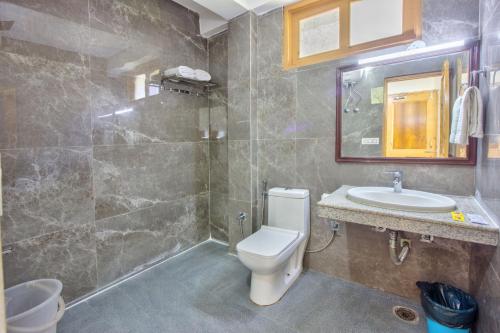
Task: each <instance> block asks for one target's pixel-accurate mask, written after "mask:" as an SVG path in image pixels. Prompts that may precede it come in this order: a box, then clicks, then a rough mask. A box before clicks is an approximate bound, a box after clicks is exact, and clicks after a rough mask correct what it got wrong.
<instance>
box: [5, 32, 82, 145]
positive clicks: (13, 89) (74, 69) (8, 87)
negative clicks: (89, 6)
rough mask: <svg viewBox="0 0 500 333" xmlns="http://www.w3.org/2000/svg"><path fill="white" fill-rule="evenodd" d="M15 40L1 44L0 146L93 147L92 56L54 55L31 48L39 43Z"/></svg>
mask: <svg viewBox="0 0 500 333" xmlns="http://www.w3.org/2000/svg"><path fill="white" fill-rule="evenodd" d="M13 44H14V43H9V44H7V46H11V48H9V49H8V50H5V49H4V47H3V44H2V47H1V48H0V63H1V64H2V66H0V85H1V86H2V90H1V92H0V96H2V99H4V98H5V102H4V103H2V104H0V119H2V121H1V122H0V133H2V134H0V148H32V147H50V146H89V145H90V143H91V142H90V132H91V127H90V125H91V118H90V109H89V98H88V81H89V67H88V58H87V57H86V56H84V55H81V54H76V53H71V52H62V55H61V56H60V57H56V58H55V59H51V58H50V57H46V56H45V55H44V53H43V52H31V50H35V48H36V46H35V45H34V44H30V43H18V42H16V43H15V44H16V45H13ZM49 49H51V51H52V52H59V50H58V49H57V48H49ZM48 51H49V50H44V52H48ZM65 59H67V60H65ZM9 101H10V102H9Z"/></svg>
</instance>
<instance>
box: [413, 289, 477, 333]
mask: <svg viewBox="0 0 500 333" xmlns="http://www.w3.org/2000/svg"><path fill="white" fill-rule="evenodd" d="M417 287H418V288H419V289H420V291H421V294H420V299H421V302H422V307H423V308H424V311H425V316H426V319H427V330H428V332H429V333H470V332H471V327H472V326H473V325H474V322H475V321H476V316H477V310H478V306H477V302H476V300H475V299H474V298H473V297H472V296H471V295H469V294H467V293H466V292H464V291H463V290H460V289H458V288H455V287H453V286H450V285H447V284H444V283H429V282H421V281H419V282H417Z"/></svg>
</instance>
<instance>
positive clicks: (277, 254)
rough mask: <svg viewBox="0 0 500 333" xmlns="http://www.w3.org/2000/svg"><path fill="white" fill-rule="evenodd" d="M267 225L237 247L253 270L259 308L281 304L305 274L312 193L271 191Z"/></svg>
mask: <svg viewBox="0 0 500 333" xmlns="http://www.w3.org/2000/svg"><path fill="white" fill-rule="evenodd" d="M280 212H281V213H280ZM268 224H269V226H262V228H261V229H260V230H259V231H257V232H256V233H254V234H252V235H250V236H249V237H247V238H245V239H244V240H242V241H241V242H239V243H238V244H237V246H236V250H237V252H238V258H239V259H240V261H241V262H242V263H243V264H244V265H245V266H246V267H248V268H249V269H250V270H251V271H252V281H251V286H250V299H251V300H252V301H253V302H254V303H256V304H258V305H270V304H273V303H276V302H277V301H279V300H280V298H281V297H282V296H283V295H284V294H285V293H286V291H287V290H288V288H290V286H291V285H292V284H293V282H295V280H296V279H297V278H298V277H299V275H300V273H301V272H302V260H303V257H304V252H305V248H306V245H307V238H308V236H309V192H308V191H307V190H290V189H284V188H274V189H271V190H270V191H269V220H268Z"/></svg>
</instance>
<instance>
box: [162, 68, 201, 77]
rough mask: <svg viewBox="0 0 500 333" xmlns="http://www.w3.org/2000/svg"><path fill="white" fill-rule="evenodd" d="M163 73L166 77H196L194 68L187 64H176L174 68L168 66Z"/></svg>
mask: <svg viewBox="0 0 500 333" xmlns="http://www.w3.org/2000/svg"><path fill="white" fill-rule="evenodd" d="M163 74H164V75H165V76H167V77H171V76H176V77H180V78H186V79H192V80H194V79H196V75H195V72H194V69H192V68H191V67H188V66H178V67H174V68H169V69H167V70H165V71H164V72H163Z"/></svg>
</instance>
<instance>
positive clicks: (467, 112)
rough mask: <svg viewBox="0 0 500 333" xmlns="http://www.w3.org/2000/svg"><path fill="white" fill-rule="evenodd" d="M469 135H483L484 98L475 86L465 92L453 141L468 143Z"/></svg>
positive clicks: (477, 136) (480, 136)
mask: <svg viewBox="0 0 500 333" xmlns="http://www.w3.org/2000/svg"><path fill="white" fill-rule="evenodd" d="M469 136H472V137H474V138H482V137H483V100H482V99H481V92H480V91H479V89H478V88H477V87H474V86H473V87H469V88H467V90H465V92H464V96H463V98H462V105H461V107H460V112H459V115H458V120H457V130H456V134H455V137H454V140H453V142H452V143H455V144H460V145H466V144H468V143H469ZM450 142H451V141H450Z"/></svg>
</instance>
